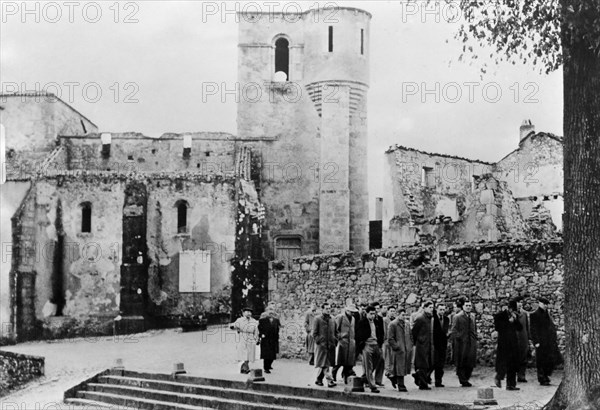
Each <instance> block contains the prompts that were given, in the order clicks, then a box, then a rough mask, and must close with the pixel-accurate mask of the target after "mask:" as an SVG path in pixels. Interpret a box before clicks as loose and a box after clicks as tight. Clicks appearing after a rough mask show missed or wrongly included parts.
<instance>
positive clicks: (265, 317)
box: [258, 305, 281, 373]
mask: <svg viewBox="0 0 600 410" xmlns="http://www.w3.org/2000/svg"><path fill="white" fill-rule="evenodd" d="M269 306H270V305H269ZM280 328H281V323H280V322H279V319H278V318H276V317H275V312H274V310H273V309H272V308H271V307H267V311H266V312H264V313H263V314H262V315H261V317H260V319H259V320H258V335H259V339H260V358H261V359H263V369H264V371H265V373H271V370H272V369H273V361H274V360H275V359H276V358H277V353H279V329H280Z"/></svg>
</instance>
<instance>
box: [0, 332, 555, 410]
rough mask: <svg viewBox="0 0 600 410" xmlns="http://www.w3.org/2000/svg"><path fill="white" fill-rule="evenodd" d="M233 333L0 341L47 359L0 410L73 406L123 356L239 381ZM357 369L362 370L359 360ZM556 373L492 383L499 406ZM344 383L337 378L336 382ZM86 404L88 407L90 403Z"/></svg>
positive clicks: (285, 374)
mask: <svg viewBox="0 0 600 410" xmlns="http://www.w3.org/2000/svg"><path fill="white" fill-rule="evenodd" d="M235 338H236V336H235V334H234V333H232V332H231V331H230V330H229V329H228V328H227V327H223V326H215V327H210V328H209V329H208V330H207V331H204V332H190V333H181V332H180V331H178V330H176V329H168V330H154V331H149V332H146V333H142V334H137V335H129V336H115V337H99V338H86V339H84V338H78V339H67V340H59V341H48V342H30V343H22V344H19V345H15V346H8V347H3V348H2V349H3V350H7V351H12V352H17V353H24V354H29V355H34V356H43V357H45V358H46V369H45V370H46V374H45V376H44V377H42V378H41V379H39V380H37V381H34V382H31V383H29V384H28V385H26V386H25V387H24V388H23V389H21V390H18V391H15V392H13V393H12V394H10V395H8V396H6V397H3V398H0V410H29V409H36V410H50V409H52V410H58V409H70V410H79V408H77V407H75V406H71V405H66V404H64V403H63V402H62V395H63V393H64V391H65V390H67V389H69V388H71V387H73V386H74V385H76V384H78V383H80V382H81V381H83V380H85V379H87V378H89V377H91V376H93V375H94V374H96V373H99V372H101V371H103V370H105V369H107V368H110V367H112V366H113V365H114V364H115V361H116V359H117V358H121V359H123V364H124V366H125V368H126V369H129V370H137V371H147V372H156V373H170V372H171V371H172V369H173V365H174V363H178V362H182V363H184V365H185V369H186V370H187V373H188V374H190V375H198V376H209V377H218V378H228V379H232V380H245V379H246V376H245V375H241V374H239V373H238V366H237V362H236V360H235ZM261 365H262V363H261V362H255V363H254V367H260V366H261ZM273 367H274V368H275V369H274V370H273V372H272V374H270V375H268V374H267V375H265V377H266V379H267V381H266V382H267V383H274V384H286V385H293V386H310V387H315V388H322V387H317V386H314V384H313V383H314V379H315V374H316V373H315V369H314V368H313V367H311V366H309V365H308V364H307V363H306V362H303V361H299V360H277V361H275V363H274V365H273ZM356 370H357V373H359V372H360V369H359V367H358V366H357V367H356ZM493 377H494V370H493V369H492V368H487V367H486V368H477V369H475V371H474V374H473V377H472V380H471V382H472V384H473V386H474V387H471V388H463V387H460V384H459V383H458V379H457V378H456V375H455V374H454V369H451V368H449V369H446V374H445V377H444V384H445V386H446V387H445V388H441V389H436V388H433V389H432V390H431V391H419V390H418V389H417V388H416V386H415V385H414V384H413V382H412V378H411V377H410V376H409V377H407V378H406V379H407V382H408V383H407V387H408V389H409V392H408V393H403V394H402V397H407V398H415V399H422V400H434V401H445V402H452V403H463V404H472V403H473V400H474V399H475V398H476V397H477V387H488V386H491V384H492V383H493ZM561 377H562V373H556V374H555V376H554V377H553V383H552V384H553V385H552V386H549V387H542V386H539V385H538V384H537V383H535V370H534V369H529V370H528V378H529V380H530V382H529V383H525V384H519V387H521V390H520V391H517V392H509V391H506V390H504V389H494V394H495V397H496V399H497V400H498V403H499V406H498V408H500V407H508V406H514V405H516V406H515V410H516V409H523V410H525V409H527V410H529V409H531V410H533V409H535V408H536V407H537V406H536V405H540V406H541V404H543V403H545V402H547V401H548V400H549V399H550V398H551V397H552V395H553V394H554V392H555V390H556V387H557V386H558V383H559V381H560V379H561ZM384 383H386V386H385V388H384V389H382V393H381V394H389V395H394V396H396V395H399V394H400V393H398V392H396V391H394V390H393V389H392V387H391V385H390V383H389V381H388V380H387V379H386V380H384ZM325 388H326V387H325ZM343 388H344V385H343V383H341V386H340V385H338V386H337V387H336V389H340V390H342V389H343ZM368 394H371V393H368ZM488 408H489V407H488ZM81 409H83V408H81ZM87 409H88V410H91V409H90V407H87Z"/></svg>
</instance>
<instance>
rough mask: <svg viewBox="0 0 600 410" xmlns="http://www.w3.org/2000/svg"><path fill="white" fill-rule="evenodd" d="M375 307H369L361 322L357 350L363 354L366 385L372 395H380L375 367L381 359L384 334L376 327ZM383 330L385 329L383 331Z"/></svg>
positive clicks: (357, 337) (357, 336)
mask: <svg viewBox="0 0 600 410" xmlns="http://www.w3.org/2000/svg"><path fill="white" fill-rule="evenodd" d="M375 316H376V314H375V307H374V306H373V305H369V306H367V309H366V317H365V318H363V319H361V320H360V323H359V324H358V329H357V330H358V331H357V334H356V350H358V351H359V352H361V353H362V360H363V369H364V371H365V376H364V377H365V378H366V383H367V384H368V385H369V387H370V388H371V392H372V393H379V389H378V388H377V385H376V384H375V375H374V372H375V366H376V365H377V363H378V361H379V358H380V357H381V348H380V347H379V346H380V345H381V343H380V342H379V340H380V338H381V339H383V332H381V333H379V331H378V330H377V327H376V326H375ZM382 330H383V329H382ZM381 342H383V340H381Z"/></svg>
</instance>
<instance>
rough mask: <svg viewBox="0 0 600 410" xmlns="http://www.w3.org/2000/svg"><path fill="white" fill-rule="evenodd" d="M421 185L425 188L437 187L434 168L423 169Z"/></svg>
mask: <svg viewBox="0 0 600 410" xmlns="http://www.w3.org/2000/svg"><path fill="white" fill-rule="evenodd" d="M421 183H422V185H423V186H425V187H433V186H435V174H434V173H433V168H431V167H423V173H422V180H421Z"/></svg>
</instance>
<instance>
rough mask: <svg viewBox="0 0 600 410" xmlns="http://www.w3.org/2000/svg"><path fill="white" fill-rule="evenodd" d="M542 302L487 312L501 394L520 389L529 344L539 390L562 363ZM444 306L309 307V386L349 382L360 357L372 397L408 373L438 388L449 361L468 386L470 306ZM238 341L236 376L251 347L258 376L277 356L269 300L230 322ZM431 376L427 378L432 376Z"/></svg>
mask: <svg viewBox="0 0 600 410" xmlns="http://www.w3.org/2000/svg"><path fill="white" fill-rule="evenodd" d="M548 304H549V301H548V300H547V299H546V298H543V297H540V298H538V299H537V305H538V307H537V310H535V311H534V312H532V313H529V312H527V311H526V310H525V309H524V308H523V299H522V298H516V299H512V300H510V301H509V302H508V303H507V304H505V305H503V306H501V309H500V310H499V311H498V313H496V314H495V315H494V328H495V330H496V331H497V333H498V347H497V353H496V375H495V379H494V384H495V386H497V387H502V380H504V378H506V389H507V390H519V388H518V387H517V381H518V382H520V383H525V382H527V379H526V375H525V372H526V367H527V363H528V360H529V359H530V357H531V350H530V345H529V341H530V340H531V341H532V343H533V346H534V348H535V350H536V366H537V377H538V381H539V383H540V384H541V385H544V386H547V385H549V384H550V376H551V375H552V372H553V370H554V369H555V367H556V366H557V365H559V364H561V363H562V361H563V358H562V355H561V353H560V351H559V349H558V343H557V333H556V326H555V325H554V322H553V321H552V318H551V316H550V314H549V313H548ZM446 309H447V307H446V305H445V304H444V303H437V304H434V303H433V302H432V301H425V302H423V303H422V305H421V307H420V309H419V310H418V311H417V312H414V313H413V314H411V315H410V317H408V315H407V312H406V310H405V309H404V308H402V307H397V306H396V305H390V306H382V305H381V304H380V303H378V302H374V303H371V304H368V305H367V304H366V303H362V304H361V305H360V306H359V307H358V308H357V307H356V306H355V304H354V303H353V301H352V299H350V298H349V299H348V300H347V301H346V305H345V307H344V308H343V309H342V310H341V312H340V313H339V314H337V315H335V316H334V315H332V311H331V305H330V304H329V303H323V304H322V305H321V312H320V313H318V312H317V308H316V306H315V305H314V304H313V305H312V306H311V307H310V309H309V310H308V312H307V313H306V316H305V323H304V325H305V328H306V331H307V340H306V343H307V351H308V353H309V363H310V364H311V365H314V366H315V368H316V369H317V377H316V381H315V384H316V385H318V386H323V385H324V379H326V380H327V385H328V386H329V387H333V386H335V385H336V383H337V376H338V372H339V371H340V369H341V375H340V376H341V378H342V379H343V380H344V383H348V378H349V377H350V376H356V373H355V371H354V367H355V365H356V363H357V361H358V358H359V357H361V361H362V379H363V381H364V383H365V384H366V385H367V386H368V387H369V388H370V390H371V391H372V392H374V393H378V392H379V387H383V386H384V384H383V377H384V375H385V376H386V377H387V378H388V379H389V380H390V381H391V383H392V386H393V387H394V388H396V389H398V391H401V392H406V391H407V388H406V384H405V381H404V377H405V376H406V375H409V374H411V369H413V368H414V372H413V373H412V377H413V378H414V382H415V384H416V385H417V386H418V387H419V389H420V390H430V389H431V387H430V385H431V384H435V387H444V384H443V380H442V379H443V376H444V366H445V364H446V361H447V358H448V357H449V356H451V358H452V362H453V363H454V364H455V366H456V374H457V376H458V380H459V382H460V384H461V386H463V387H470V386H471V383H470V382H469V380H470V378H471V374H472V372H473V368H474V367H475V365H476V362H477V339H478V333H477V325H476V322H475V315H474V313H473V312H472V311H473V305H472V303H471V301H469V300H467V299H466V298H459V299H458V300H457V301H456V302H454V304H453V310H452V312H447V311H446ZM230 327H231V329H235V330H237V333H238V334H239V335H240V336H241V337H240V338H239V340H238V350H237V351H238V359H239V361H240V371H241V372H242V373H249V372H250V368H249V362H253V361H254V360H255V354H256V346H257V345H260V347H261V349H260V350H261V359H263V366H264V371H265V373H270V371H271V370H272V368H273V367H272V365H273V361H274V360H275V359H276V357H277V354H278V353H279V332H280V329H281V323H280V321H279V318H278V317H277V314H276V313H275V305H274V303H273V302H270V303H269V304H268V305H267V309H266V310H265V312H264V313H263V314H262V315H261V317H260V319H259V320H258V321H257V320H255V319H254V318H253V317H252V310H251V309H249V308H245V309H243V315H242V317H240V318H239V319H238V320H236V321H235V322H234V323H232V324H231V325H230ZM432 375H433V381H432V378H431V376H432Z"/></svg>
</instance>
